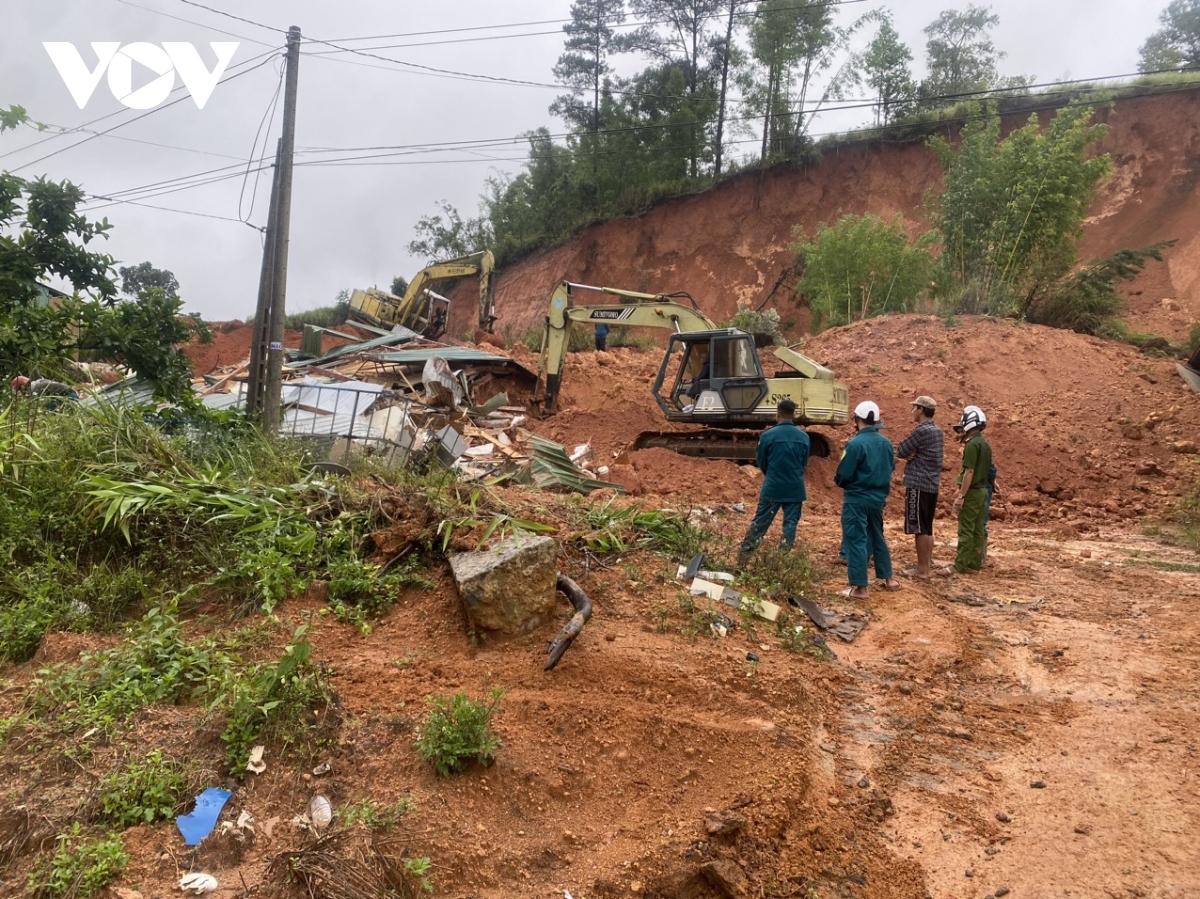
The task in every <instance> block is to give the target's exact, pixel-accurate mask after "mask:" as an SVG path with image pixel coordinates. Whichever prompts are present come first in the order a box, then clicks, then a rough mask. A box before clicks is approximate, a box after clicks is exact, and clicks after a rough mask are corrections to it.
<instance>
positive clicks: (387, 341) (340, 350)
mask: <svg viewBox="0 0 1200 899" xmlns="http://www.w3.org/2000/svg"><path fill="white" fill-rule="evenodd" d="M398 327H399V328H400V330H398V331H394V332H392V333H390V334H385V335H384V336H382V337H372V338H371V339H370V340H364V341H362V342H361V343H344V344H342V345H341V346H335V347H334V348H333V349H332V350H330V351H329V352H328V353H326V354H325V355H324V356H318V357H317V358H316V359H304V360H301V361H297V362H289V363H288V364H287V367H288V368H304V366H306V365H324V364H325V363H327V362H332V361H333V360H334V359H338V358H340V357H342V356H345V355H348V354H350V353H361V352H364V351H366V350H373V349H376V348H378V347H381V346H397V345H398V344H401V343H408V341H410V340H417V339H418V338H420V336H421V335H420V334H418V333H417V332H416V331H411V330H409V329H408V328H405V327H404V326H403V325H400V326H398Z"/></svg>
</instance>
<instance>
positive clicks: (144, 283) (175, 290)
mask: <svg viewBox="0 0 1200 899" xmlns="http://www.w3.org/2000/svg"><path fill="white" fill-rule="evenodd" d="M117 272H118V273H119V274H120V275H121V293H123V294H125V295H126V296H130V297H136V296H138V295H139V294H140V293H141V292H142V291H144V290H161V291H162V292H163V293H164V294H166V295H167V296H168V297H170V298H171V299H176V298H178V296H179V282H178V281H177V280H176V279H175V275H174V274H172V273H171V272H169V271H167V270H166V269H165V268H155V267H154V266H153V265H151V264H150V263H149V262H143V263H142V264H141V265H123V266H121V268H119V269H117Z"/></svg>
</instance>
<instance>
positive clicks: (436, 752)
mask: <svg viewBox="0 0 1200 899" xmlns="http://www.w3.org/2000/svg"><path fill="white" fill-rule="evenodd" d="M503 695H504V691H503V690H493V691H492V699H491V702H485V701H484V700H482V699H470V698H468V697H467V695H466V694H465V693H455V694H454V695H453V696H450V697H445V696H438V697H435V698H434V699H432V700H430V705H432V706H433V708H432V710H431V711H430V713H429V716H428V717H427V718H426V719H425V724H424V726H423V727H422V728H421V736H420V739H418V740H417V754H418V755H419V756H420V757H421V759H422V760H423V761H426V762H432V763H433V767H434V770H435V771H437V773H438V774H439V775H441V776H442V777H449V776H450V775H451V774H454V773H455V772H457V771H460V770H462V768H463V767H464V766H465V765H466V764H467V763H468V762H469V761H471V759H474V760H475V761H476V762H478V763H479V764H481V765H488V764H490V763H491V761H492V759H494V758H495V757H496V750H497V749H498V748H499V747H500V738H499V737H497V736H496V735H495V734H494V733H492V731H491V727H490V725H491V721H492V715H494V714H495V712H496V709H497V708H498V707H499V705H500V697H501V696H503Z"/></svg>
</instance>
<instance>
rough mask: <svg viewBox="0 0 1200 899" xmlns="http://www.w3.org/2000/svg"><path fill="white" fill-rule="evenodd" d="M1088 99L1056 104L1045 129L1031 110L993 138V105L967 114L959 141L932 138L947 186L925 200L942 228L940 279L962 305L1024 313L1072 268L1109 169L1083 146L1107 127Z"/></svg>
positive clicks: (1104, 158)
mask: <svg viewBox="0 0 1200 899" xmlns="http://www.w3.org/2000/svg"><path fill="white" fill-rule="evenodd" d="M1092 112H1093V110H1092V108H1091V107H1090V106H1081V105H1071V106H1068V107H1066V108H1064V109H1060V110H1059V111H1058V113H1057V114H1056V115H1055V117H1054V119H1053V120H1052V121H1051V122H1050V124H1049V125H1048V126H1047V127H1045V128H1043V127H1041V126H1040V125H1039V123H1038V118H1037V114H1036V113H1035V114H1033V115H1031V116H1030V118H1029V123H1028V124H1027V125H1025V126H1024V127H1023V128H1019V129H1017V130H1016V131H1013V132H1012V133H1011V134H1009V135H1008V136H1007V137H1005V138H1003V139H1001V138H1000V118H999V115H998V114H997V113H996V111H995V109H994V107H993V106H991V105H990V104H989V105H988V106H987V108H986V111H985V112H983V113H982V114H980V112H979V110H976V114H974V115H973V116H972V120H971V121H969V122H968V123H967V124H966V125H964V126H963V128H962V131H961V132H960V133H959V141H958V142H957V143H954V144H952V143H950V142H949V141H947V140H945V139H943V138H934V139H933V140H932V141H930V144H931V146H932V147H933V149H934V150H935V151H936V152H937V153H938V155H939V157H940V158H941V161H942V167H943V169H944V172H945V175H944V182H945V187H944V190H943V193H942V194H941V195H940V196H937V197H934V198H932V199H931V201H930V207H931V213H932V217H933V222H934V224H935V226H936V227H937V229H938V230H939V232H940V234H941V241H942V245H943V250H942V255H941V258H940V269H941V282H942V285H943V288H944V289H946V290H947V291H950V292H954V293H957V294H958V298H957V299H956V300H955V305H956V306H957V309H958V311H960V312H985V313H992V314H1001V315H1005V314H1017V315H1019V316H1022V317H1024V316H1025V315H1026V314H1027V312H1028V311H1029V309H1030V308H1032V307H1033V306H1034V305H1035V304H1036V303H1037V302H1038V301H1039V300H1040V299H1041V298H1042V297H1044V296H1045V294H1046V292H1047V291H1049V290H1051V289H1054V288H1055V287H1056V285H1058V283H1059V282H1060V281H1061V279H1062V278H1064V277H1066V275H1067V274H1068V273H1069V272H1070V271H1071V269H1072V267H1073V266H1074V264H1075V260H1076V251H1075V242H1076V240H1077V239H1078V237H1079V236H1080V234H1081V233H1082V229H1083V219H1084V216H1085V215H1086V214H1087V208H1088V204H1089V203H1090V202H1091V200H1092V196H1093V195H1094V193H1095V190H1096V185H1097V184H1098V183H1099V181H1100V179H1101V178H1103V177H1104V176H1105V175H1107V174H1108V172H1109V169H1110V166H1109V158H1108V156H1107V155H1104V156H1094V155H1089V153H1090V150H1091V148H1092V147H1093V146H1094V145H1095V144H1096V143H1097V142H1099V141H1100V140H1101V139H1102V138H1103V137H1104V135H1105V133H1106V132H1107V129H1106V128H1105V126H1103V125H1095V124H1092Z"/></svg>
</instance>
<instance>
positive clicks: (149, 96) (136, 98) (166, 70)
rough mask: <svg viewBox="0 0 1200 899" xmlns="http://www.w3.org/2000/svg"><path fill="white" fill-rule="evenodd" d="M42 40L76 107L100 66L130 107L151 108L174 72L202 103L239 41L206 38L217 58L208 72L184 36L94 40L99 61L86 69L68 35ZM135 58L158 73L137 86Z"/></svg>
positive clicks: (95, 79) (170, 83) (88, 93)
mask: <svg viewBox="0 0 1200 899" xmlns="http://www.w3.org/2000/svg"><path fill="white" fill-rule="evenodd" d="M42 46H43V47H45V48H46V52H47V53H49V54H50V59H51V60H53V61H54V67H55V68H56V69H58V74H59V75H61V76H62V80H63V82H64V83H65V84H66V85H67V90H69V91H70V92H71V97H72V98H73V99H74V100H75V103H76V104H77V105H78V106H79V108H80V109H83V108H84V107H85V106H86V105H87V102H88V100H90V99H91V98H92V93H93V92H94V91H95V90H96V85H97V84H99V83H100V78H101V76H102V75H103V74H104V71H105V69H107V70H108V87H109V90H111V91H112V93H113V96H114V97H116V98H117V100H119V101H120V102H121V103H123V104H124V105H125V106H128V107H129V108H130V109H152V108H154V107H155V106H157V105H158V104H159V103H161V102H162V101H163V100H165V99H167V95H168V94H170V93H171V91H172V90H174V88H175V73H176V72H178V73H179V77H180V78H182V79H183V83H184V85H186V86H187V89H188V91H189V92H190V93H191V95H192V99H193V100H195V101H196V105H197V106H198V107H199V108H200V109H203V108H204V104H205V103H207V102H208V98H209V97H210V96H212V92H213V88H215V87H216V86H217V80H218V79H219V78H220V77H221V73H222V72H224V71H225V67H226V66H228V65H229V60H231V59H233V54H234V52H235V51H236V50H237V48H238V46H239V44H238V42H236V41H211V42H210V43H209V46H210V47H212V49H213V53H215V54H216V56H217V64H216V66H215V67H213V69H212V71H211V72H210V71H209V70H208V68H207V67H206V66H205V65H204V61H203V60H201V59H200V53H199V52H198V51H197V50H196V48H195V47H193V46H192V45H191V44H189V43H186V42H184V41H164V42H163V45H162V46H161V47H159V46H158V45H157V44H147V43H144V42H141V41H139V42H137V43H133V44H126V45H125V46H123V47H122V46H121V43H120V41H93V42H92V50H93V51H95V53H96V57H97V60H98V61H97V63H96V68H95V69H94V70H91V71H89V70H88V67H87V64H86V63H85V62H84V61H83V57H82V56H80V55H79V51H78V50H76V49H75V45H74V44H72V43H70V42H69V41H45V42H43V44H42ZM135 62H137V63H141V64H142V65H144V66H145V67H146V68H148V69H150V71H152V72H155V73H157V75H158V77H157V78H155V79H154V80H153V81H151V82H150V83H149V84H144V85H142V86H141V87H139V88H138V89H137V90H136V91H135V90H134V89H133V64H134V63H135Z"/></svg>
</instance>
